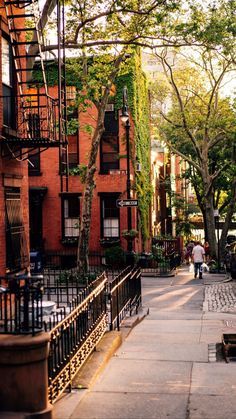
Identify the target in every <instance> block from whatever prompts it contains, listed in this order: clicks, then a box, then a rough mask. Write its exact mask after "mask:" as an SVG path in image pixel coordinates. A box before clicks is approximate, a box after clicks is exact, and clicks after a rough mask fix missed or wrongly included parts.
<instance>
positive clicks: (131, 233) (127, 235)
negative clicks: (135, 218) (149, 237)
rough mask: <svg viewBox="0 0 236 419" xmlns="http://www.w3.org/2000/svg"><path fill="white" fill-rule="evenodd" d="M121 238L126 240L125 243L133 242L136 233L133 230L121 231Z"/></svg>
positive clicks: (136, 235)
mask: <svg viewBox="0 0 236 419" xmlns="http://www.w3.org/2000/svg"><path fill="white" fill-rule="evenodd" d="M121 235H122V237H124V239H126V240H127V241H130V240H134V239H135V238H136V237H138V231H137V230H135V229H131V230H123V231H122V232H121Z"/></svg>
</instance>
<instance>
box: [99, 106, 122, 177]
mask: <svg viewBox="0 0 236 419" xmlns="http://www.w3.org/2000/svg"><path fill="white" fill-rule="evenodd" d="M104 124H105V131H104V133H103V135H102V138H101V148H100V158H101V173H103V174H107V173H109V171H110V170H117V169H119V155H118V153H119V136H118V120H117V118H116V114H115V112H106V113H105V119H104Z"/></svg>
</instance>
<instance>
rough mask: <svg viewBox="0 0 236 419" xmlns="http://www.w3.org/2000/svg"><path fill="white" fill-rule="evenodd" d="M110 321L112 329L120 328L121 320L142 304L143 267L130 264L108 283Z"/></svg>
mask: <svg viewBox="0 0 236 419" xmlns="http://www.w3.org/2000/svg"><path fill="white" fill-rule="evenodd" d="M108 287H109V291H108V319H109V320H108V322H109V328H110V330H114V329H118V330H119V329H120V324H121V321H122V320H123V319H124V317H125V316H126V315H127V313H129V314H130V315H131V313H132V311H133V310H134V309H135V310H136V312H137V310H138V308H139V307H140V305H141V298H142V297H141V269H140V268H136V267H134V268H133V269H132V270H131V269H130V267H129V266H128V267H127V268H126V269H124V271H123V272H121V273H120V274H119V275H118V276H117V277H116V278H115V279H114V280H113V281H112V282H111V283H110V284H108Z"/></svg>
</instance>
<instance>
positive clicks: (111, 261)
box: [105, 246, 125, 268]
mask: <svg viewBox="0 0 236 419" xmlns="http://www.w3.org/2000/svg"><path fill="white" fill-rule="evenodd" d="M105 257H106V263H107V265H110V266H112V267H114V268H115V267H121V266H122V265H124V263H125V252H124V250H123V249H122V247H120V246H114V247H110V248H108V249H106V250H105Z"/></svg>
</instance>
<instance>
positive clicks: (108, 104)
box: [105, 103, 114, 112]
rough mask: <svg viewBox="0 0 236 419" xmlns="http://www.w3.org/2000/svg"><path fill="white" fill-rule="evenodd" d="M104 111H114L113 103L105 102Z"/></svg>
mask: <svg viewBox="0 0 236 419" xmlns="http://www.w3.org/2000/svg"><path fill="white" fill-rule="evenodd" d="M105 111H106V112H113V111H114V103H107V105H106V109H105Z"/></svg>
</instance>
